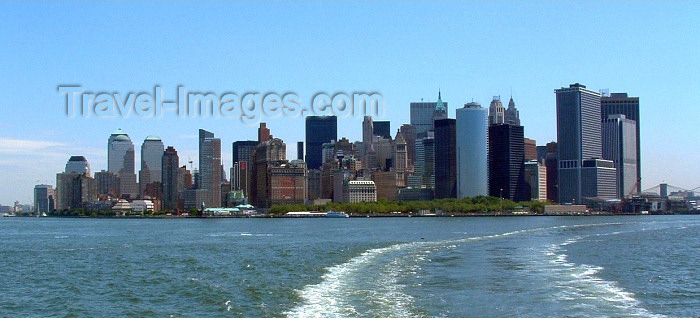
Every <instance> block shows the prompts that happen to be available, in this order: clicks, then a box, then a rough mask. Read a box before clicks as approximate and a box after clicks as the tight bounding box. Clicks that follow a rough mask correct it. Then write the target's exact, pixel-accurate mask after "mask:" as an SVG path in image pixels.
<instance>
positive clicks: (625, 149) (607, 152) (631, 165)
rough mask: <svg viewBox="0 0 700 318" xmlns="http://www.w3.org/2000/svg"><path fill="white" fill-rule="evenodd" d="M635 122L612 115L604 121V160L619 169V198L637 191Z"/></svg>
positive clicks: (618, 115) (623, 116) (621, 116)
mask: <svg viewBox="0 0 700 318" xmlns="http://www.w3.org/2000/svg"><path fill="white" fill-rule="evenodd" d="M636 126H637V124H636V123H635V121H634V120H630V119H627V118H626V117H625V115H621V114H617V115H610V116H608V118H607V119H605V120H604V121H603V159H607V160H612V161H613V162H614V163H615V168H616V169H617V197H618V198H624V197H625V196H627V195H628V194H631V193H633V192H636V190H637V186H636V185H637V138H636V134H637V132H636Z"/></svg>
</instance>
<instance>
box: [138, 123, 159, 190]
mask: <svg viewBox="0 0 700 318" xmlns="http://www.w3.org/2000/svg"><path fill="white" fill-rule="evenodd" d="M163 150H164V146H163V141H162V140H161V139H160V137H158V136H148V137H146V139H145V140H144V141H143V144H142V145H141V170H140V171H139V193H140V194H141V195H142V196H143V195H148V196H151V197H159V196H160V194H159V193H146V192H147V191H146V189H147V188H148V187H149V185H152V184H156V183H157V184H162V180H161V179H162V175H161V174H162V173H161V165H162V159H163ZM157 188H160V186H157Z"/></svg>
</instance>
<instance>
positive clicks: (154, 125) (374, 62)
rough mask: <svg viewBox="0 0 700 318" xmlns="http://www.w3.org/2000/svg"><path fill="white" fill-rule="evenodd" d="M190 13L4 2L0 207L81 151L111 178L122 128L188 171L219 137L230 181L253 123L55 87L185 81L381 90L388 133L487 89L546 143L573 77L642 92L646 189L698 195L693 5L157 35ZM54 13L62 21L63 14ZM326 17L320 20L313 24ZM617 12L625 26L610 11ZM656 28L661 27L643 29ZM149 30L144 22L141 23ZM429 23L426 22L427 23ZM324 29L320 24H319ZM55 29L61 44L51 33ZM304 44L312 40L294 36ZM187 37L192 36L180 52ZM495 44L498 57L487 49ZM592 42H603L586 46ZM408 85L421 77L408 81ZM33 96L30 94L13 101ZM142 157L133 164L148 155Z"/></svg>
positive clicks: (448, 7)
mask: <svg viewBox="0 0 700 318" xmlns="http://www.w3.org/2000/svg"><path fill="white" fill-rule="evenodd" d="M191 7H194V5H192V4H186V3H176V4H163V5H162V6H158V7H156V6H155V5H154V4H137V3H98V4H79V3H2V4H0V9H2V10H0V12H2V13H0V16H2V17H3V19H2V20H3V22H0V30H2V31H3V34H7V42H6V43H8V45H6V46H4V47H3V48H2V49H0V50H1V51H0V57H2V59H0V68H2V69H3V70H5V71H4V72H3V73H4V75H5V76H3V77H2V78H1V79H0V81H1V83H2V84H4V87H5V88H6V90H4V91H3V92H2V93H0V94H2V95H0V96H1V97H2V103H3V105H2V106H1V107H0V109H2V110H1V111H0V114H1V115H2V117H0V118H3V120H2V122H0V131H2V132H0V155H2V161H1V162H0V175H2V177H1V178H2V179H1V180H2V184H3V185H9V184H12V185H13V187H7V186H6V187H3V189H2V190H0V204H3V205H9V204H10V203H11V202H14V201H16V200H18V201H20V202H23V203H31V202H32V201H33V198H32V191H33V188H34V185H35V184H37V183H45V184H53V185H54V186H55V184H54V182H55V173H57V172H60V171H62V170H63V166H64V165H65V163H66V160H68V158H70V157H71V156H74V155H76V156H85V157H86V158H87V159H88V161H89V162H90V164H91V168H92V170H93V172H98V171H100V170H107V168H108V165H107V151H106V150H105V149H104V148H105V147H104V139H105V138H106V137H107V136H109V134H110V133H111V132H113V131H114V130H115V129H118V128H122V129H123V130H124V131H125V132H127V133H128V134H129V136H130V137H131V140H132V141H135V144H134V147H140V144H136V143H140V141H142V140H144V139H145V138H146V137H147V136H149V135H157V136H160V137H161V138H162V140H163V143H164V145H165V146H171V145H172V146H174V147H175V149H177V151H178V154H179V156H180V162H181V163H184V162H186V161H188V160H193V161H194V162H195V167H196V166H199V163H198V158H197V157H198V152H197V149H198V145H197V142H198V138H197V134H196V132H197V129H199V128H203V129H206V130H209V131H212V132H214V133H215V134H216V136H217V137H218V138H220V139H221V142H222V149H221V153H222V158H221V161H222V163H223V164H224V167H225V171H227V172H228V171H229V170H228V169H229V168H230V167H231V166H230V165H231V162H232V159H231V148H230V147H231V143H232V142H233V141H237V140H254V139H256V138H255V137H256V127H257V124H255V123H254V124H252V125H244V124H243V123H241V122H240V121H238V120H235V121H233V120H226V119H212V118H196V119H193V118H165V119H163V118H138V117H135V116H132V117H128V118H111V119H99V118H94V117H92V118H80V117H78V118H68V117H66V116H65V114H64V112H63V111H64V106H65V96H64V95H61V94H60V93H59V92H58V91H57V86H59V85H68V84H75V85H80V86H82V87H84V88H85V89H86V90H92V91H95V92H100V91H106V92H119V93H123V94H127V93H129V92H132V91H136V92H138V91H149V90H152V89H153V87H154V86H156V85H159V86H161V87H162V88H163V91H164V94H165V95H166V96H167V97H168V98H171V97H173V96H175V95H176V92H177V87H178V85H185V86H187V87H188V88H191V89H194V90H200V91H212V92H215V93H217V94H223V93H224V92H227V91H231V90H233V91H234V92H236V93H238V94H244V93H245V92H247V91H256V92H258V93H261V94H262V93H265V92H277V93H279V94H283V93H285V92H287V91H294V92H296V93H297V94H298V95H299V96H300V97H302V99H304V101H303V102H305V103H306V102H307V99H308V98H309V97H311V96H313V95H314V94H315V93H317V92H327V93H329V94H333V93H334V92H348V93H351V92H353V91H366V92H371V91H376V92H379V93H381V95H382V96H383V97H384V100H385V102H386V109H385V111H384V116H379V117H374V120H375V121H386V120H390V121H391V122H392V123H391V127H393V131H391V134H392V135H394V134H395V132H396V128H397V127H400V126H401V124H404V123H408V122H409V105H410V103H411V102H420V101H421V100H423V101H425V102H435V101H436V95H437V94H436V93H437V92H438V91H439V92H440V93H441V99H442V100H443V101H444V102H446V103H447V102H449V103H452V104H453V105H463V104H465V103H468V102H470V101H472V100H473V101H475V102H479V103H481V104H482V105H487V103H488V102H489V101H490V100H491V97H492V96H493V95H501V96H503V99H504V100H506V99H507V98H509V97H510V96H512V97H513V99H514V100H515V104H516V105H517V107H518V109H519V111H520V116H521V121H522V123H521V124H522V126H524V127H525V131H524V134H525V137H528V138H531V139H535V140H536V141H537V145H545V144H546V143H548V142H550V141H555V140H556V138H557V137H556V112H555V96H554V94H553V90H554V89H556V88H559V87H562V86H564V85H568V84H570V83H575V82H579V83H583V84H585V85H586V86H587V87H588V88H589V89H591V90H595V91H598V90H602V89H609V91H610V92H611V93H612V92H626V93H629V94H630V96H636V97H639V98H640V108H641V110H640V113H641V114H640V117H641V121H642V122H643V124H642V126H641V136H640V138H641V152H642V153H643V155H642V158H641V159H642V162H641V166H642V190H643V189H646V188H651V187H654V186H656V185H658V184H659V183H661V182H667V183H669V184H672V185H676V186H680V187H683V188H686V189H692V188H695V187H697V186H698V185H700V182H698V181H697V180H700V177H699V175H698V173H699V172H698V171H697V170H698V169H696V168H695V166H693V165H692V164H691V165H690V166H687V165H684V164H683V161H689V162H691V163H694V162H698V160H700V157H699V156H700V154H698V151H697V150H696V149H698V148H700V147H698V141H697V140H698V138H697V137H698V132H697V129H693V127H694V124H693V122H692V121H691V120H692V119H694V118H697V117H698V112H699V110H698V109H697V107H694V106H693V103H695V102H694V101H693V97H692V96H693V95H694V94H693V92H695V91H697V87H698V85H697V84H698V79H697V77H696V76H695V74H694V72H693V70H695V69H698V68H699V67H700V61H699V59H698V58H697V57H696V55H695V54H694V48H695V47H697V46H698V44H700V43H698V42H699V39H697V38H696V37H693V36H692V34H694V33H693V31H694V29H695V26H696V25H697V16H698V12H699V10H700V5H698V4H697V3H685V2H684V3H527V2H525V3H456V4H455V3H437V4H432V3H430V4H429V3H406V4H403V5H401V8H397V6H395V5H392V4H390V3H381V4H370V3H337V4H336V3H331V4H318V3H301V4H292V3H281V4H277V5H271V4H269V3H262V4H250V3H220V4H206V5H204V6H200V7H197V8H198V10H190V11H194V12H192V13H189V14H190V16H189V17H190V18H191V21H197V23H195V24H193V25H189V24H187V23H185V24H184V26H159V25H158V24H159V22H162V21H166V20H167V19H169V17H172V16H177V15H178V14H183V13H182V12H183V11H188V10H189V9H190V8H191ZM156 8H158V9H159V10H155V9H156ZM160 9H162V10H160ZM57 10H60V11H62V12H65V14H62V15H60V16H59V15H56V14H55V12H56V11H57ZM122 10H130V11H131V12H132V13H133V14H132V15H130V16H121V15H119V14H118V13H117V12H120V11H122ZM569 10H578V11H579V12H580V15H578V16H576V17H573V18H572V17H571V16H570V15H566V14H565V13H566V12H568V11H569ZM253 11H255V12H261V13H263V14H264V18H261V19H257V18H256V19H252V20H253V21H244V20H245V19H238V20H235V21H234V22H233V23H232V25H230V26H227V25H226V23H228V22H230V19H226V18H227V17H229V14H232V12H243V13H245V12H253ZM326 11H328V12H329V15H328V16H320V17H319V19H318V20H313V19H310V18H309V17H311V16H316V14H317V13H320V12H326ZM621 11H622V12H625V13H626V14H625V17H620V16H619V15H618V14H619V12H621ZM79 12H80V13H79ZM341 12H342V13H344V14H348V15H349V19H348V23H347V24H346V25H335V24H334V23H333V20H332V18H331V16H332V15H333V14H334V13H336V14H337V13H341ZM203 15H213V18H219V19H218V20H217V19H203V18H201V16H203ZM415 15H421V16H422V17H421V19H420V20H423V21H425V22H417V23H416V22H415V19H412V18H411V17H413V16H415ZM97 16H101V17H102V18H100V19H97V18H96V17H97ZM390 16H391V17H392V18H395V19H391V20H392V21H393V20H399V21H413V22H412V23H413V24H415V25H411V23H407V22H399V24H400V26H399V27H398V28H399V30H402V32H399V36H395V35H396V32H395V30H396V29H395V28H394V27H392V25H391V23H389V19H388V17H390ZM144 18H146V19H144ZM650 19H653V20H654V21H663V22H661V23H660V24H658V25H656V24H655V25H654V28H653V29H651V27H650V25H649V23H648V21H649V20H650ZM143 20H149V21H150V22H144V23H145V25H141V24H137V23H136V22H137V21H143ZM431 20H432V21H437V20H440V21H444V23H443V24H439V25H436V24H434V23H430V22H428V21H431ZM76 21H79V22H76ZM224 21H228V22H226V23H225V22H224ZM275 21H280V22H275ZM464 21H470V23H464ZM533 21H538V22H533ZM599 21H606V23H599ZM27 23H28V24H27ZM266 23H268V24H267V26H266V27H263V28H258V27H257V26H258V25H260V24H266ZM367 23H375V24H378V25H379V26H380V28H379V29H380V31H370V30H367V29H364V28H363V27H362V25H363V24H367ZM428 23H429V24H430V25H431V27H432V28H424V26H426V24H428ZM116 24H118V25H119V26H122V27H123V28H117V27H116V26H117V25H116ZM26 25H30V26H29V27H26ZM322 25H329V28H327V29H326V28H318V26H322ZM521 25H528V26H529V27H527V28H521V27H520V26H521ZM88 26H89V27H88ZM321 29H323V31H321ZM55 30H59V31H58V32H62V33H61V34H62V36H58V37H55V38H52V37H48V36H47V35H49V34H52V33H53V32H54V31H55ZM392 30H394V31H392ZM571 32H576V33H577V34H580V35H581V38H580V39H578V42H575V41H573V40H569V39H565V38H564V37H565V36H566V34H568V33H571ZM277 33H279V34H277ZM365 33H367V34H365ZM307 34H311V35H314V36H316V37H317V40H300V39H301V37H302V35H304V38H306V37H307V36H306V35H307ZM365 35H367V36H365ZM187 38H195V39H197V40H195V42H194V43H192V44H193V45H190V46H183V45H181V43H182V40H183V39H187ZM72 39H81V40H79V41H78V40H72ZM122 39H127V40H126V41H122ZM234 39H240V40H243V42H242V43H241V41H234ZM81 41H83V42H81ZM227 41H230V42H227ZM494 41H495V42H497V43H499V46H500V48H499V49H497V50H493V49H491V48H490V45H489V44H490V43H492V42H494ZM233 42H236V43H238V44H243V45H233V44H231V45H228V44H226V45H224V47H223V51H222V50H220V49H217V45H218V44H219V43H233ZM267 42H270V43H267ZM114 43H119V45H116V44H114ZM139 43H148V44H147V45H146V47H143V46H140V45H141V44H139ZM271 43H276V44H271ZM596 43H599V47H598V48H597V49H595V50H593V49H591V47H595V44H596ZM647 43H654V45H647ZM245 44H249V45H245ZM436 45H437V46H440V49H436V48H435V47H436ZM20 47H21V48H22V49H21V50H20V49H19V48H20ZM618 47H625V50H622V51H620V50H618V49H617V48H618ZM144 48H146V49H145V50H144ZM150 48H152V49H153V50H151V49H150ZM279 50H284V52H283V53H276V52H278V51H279ZM47 52H50V53H48V54H50V55H46V54H47ZM149 52H154V53H152V54H153V56H151V55H150V54H151V53H149ZM273 52H275V53H273ZM396 52H401V54H397V53H396ZM424 60H427V61H429V63H425V62H423V61H424ZM202 61H206V62H202ZM571 61H577V63H573V62H571ZM650 61H653V63H650ZM134 74H137V75H138V76H134ZM414 75H415V76H414ZM410 77H413V78H414V80H411V81H406V78H410ZM27 91H29V92H31V93H20V92H27ZM679 99H681V100H682V99H687V100H688V101H689V102H688V103H689V105H688V106H684V107H683V110H682V111H683V112H684V116H677V112H678V111H679V110H671V108H679V107H681V106H679V105H677V104H678V102H677V100H679ZM457 108H458V107H457ZM455 110H456V108H455V107H452V109H449V113H448V117H449V118H455ZM260 121H263V122H266V123H267V124H268V127H270V128H271V129H272V131H273V132H274V136H275V137H279V138H281V139H283V140H284V141H285V143H287V144H288V145H292V144H296V142H297V141H303V140H305V138H304V133H303V125H304V118H303V117H296V118H288V117H284V116H280V117H277V118H271V117H270V118H268V117H262V118H261V119H260ZM361 123H362V116H358V117H348V118H342V119H341V118H339V120H338V138H342V137H347V138H348V139H350V140H362V138H361V134H362V130H361ZM671 129H674V130H673V131H672V130H671ZM287 148H288V149H287V152H288V154H287V155H288V157H289V158H294V157H296V156H295V155H293V153H295V151H296V150H295V149H294V148H295V147H291V146H290V147H287ZM137 149H138V148H137ZM135 152H136V153H135V158H134V159H135V164H137V163H139V162H140V161H141V160H142V159H141V158H140V154H139V151H135ZM669 157H670V158H678V159H680V158H683V160H668V159H667V158H669ZM135 168H136V169H135V170H138V169H139V168H140V165H137V167H135ZM130 173H137V171H133V172H130ZM227 177H229V178H230V176H227Z"/></svg>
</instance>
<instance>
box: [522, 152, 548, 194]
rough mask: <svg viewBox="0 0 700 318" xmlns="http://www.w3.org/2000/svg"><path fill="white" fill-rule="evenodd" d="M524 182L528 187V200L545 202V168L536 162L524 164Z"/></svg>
mask: <svg viewBox="0 0 700 318" xmlns="http://www.w3.org/2000/svg"><path fill="white" fill-rule="evenodd" d="M525 182H526V183H527V185H528V186H529V191H528V192H529V193H530V200H537V201H546V200H547V167H546V166H544V164H542V163H540V162H539V161H537V160H531V161H528V162H525Z"/></svg>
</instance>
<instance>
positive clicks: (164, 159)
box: [161, 146, 180, 210]
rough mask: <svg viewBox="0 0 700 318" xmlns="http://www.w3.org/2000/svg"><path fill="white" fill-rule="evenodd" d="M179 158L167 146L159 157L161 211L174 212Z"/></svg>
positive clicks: (170, 147) (176, 199)
mask: <svg viewBox="0 0 700 318" xmlns="http://www.w3.org/2000/svg"><path fill="white" fill-rule="evenodd" d="M179 166H180V157H179V156H178V155H177V150H175V148H173V146H168V148H167V149H165V151H164V152H163V154H162V155H161V180H162V183H163V209H164V210H174V209H175V208H176V207H177V201H178V192H179V191H178V179H179V176H178V172H179V168H178V167H179Z"/></svg>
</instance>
